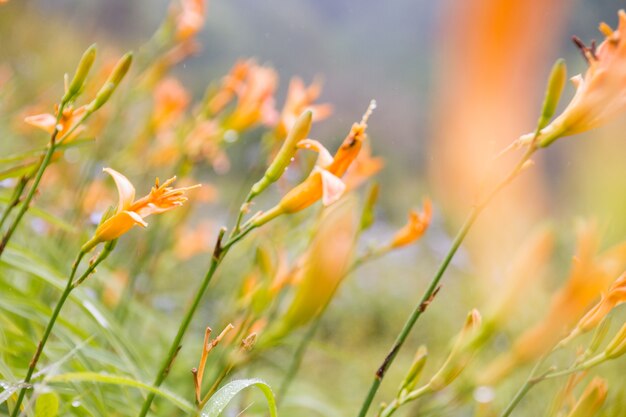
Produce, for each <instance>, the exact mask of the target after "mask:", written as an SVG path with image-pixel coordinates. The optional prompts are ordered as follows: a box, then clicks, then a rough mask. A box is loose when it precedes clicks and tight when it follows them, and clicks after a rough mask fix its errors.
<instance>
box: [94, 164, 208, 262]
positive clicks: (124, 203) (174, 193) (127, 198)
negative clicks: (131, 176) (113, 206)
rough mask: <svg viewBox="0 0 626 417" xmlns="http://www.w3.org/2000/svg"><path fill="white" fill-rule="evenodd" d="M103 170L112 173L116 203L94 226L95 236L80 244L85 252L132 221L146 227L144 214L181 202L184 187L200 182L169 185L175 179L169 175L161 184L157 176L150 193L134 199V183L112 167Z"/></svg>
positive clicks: (147, 214)
mask: <svg viewBox="0 0 626 417" xmlns="http://www.w3.org/2000/svg"><path fill="white" fill-rule="evenodd" d="M104 171H105V172H107V173H108V174H109V175H111V176H112V177H113V180H114V181H115V185H116V186H117V192H118V195H119V203H118V205H117V210H116V212H115V214H113V216H111V217H109V218H108V219H106V220H104V221H103V222H102V223H101V224H100V225H99V226H98V228H97V229H96V233H95V234H94V237H93V238H92V239H91V240H90V241H89V242H87V243H86V244H85V245H84V246H83V248H82V249H83V251H84V252H88V251H90V250H91V249H93V247H94V246H96V245H97V244H98V243H100V242H106V241H110V240H114V239H117V238H118V237H120V236H121V235H123V234H124V233H126V232H128V231H129V230H130V229H131V228H132V227H133V226H134V225H139V226H142V227H146V226H147V225H148V223H146V222H145V221H144V219H145V218H146V217H148V216H149V215H151V214H159V213H164V212H166V211H169V210H172V209H175V208H176V207H180V206H182V205H183V203H184V202H185V201H187V197H185V191H187V190H190V189H192V188H195V187H197V186H199V185H197V186H192V187H185V188H172V187H170V186H169V185H170V184H172V183H173V182H174V181H175V180H176V177H172V178H170V179H169V180H167V181H165V182H164V183H163V184H160V183H159V179H158V178H157V180H156V182H155V185H154V187H152V190H150V193H149V194H148V195H147V196H145V197H142V198H140V199H139V200H137V201H134V200H135V187H133V185H132V184H131V182H130V181H129V180H128V179H127V178H126V177H125V176H123V175H122V174H120V173H119V172H117V171H115V170H113V169H111V168H105V169H104Z"/></svg>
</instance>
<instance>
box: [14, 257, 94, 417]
mask: <svg viewBox="0 0 626 417" xmlns="http://www.w3.org/2000/svg"><path fill="white" fill-rule="evenodd" d="M83 256H85V253H84V252H82V251H81V252H80V253H79V254H78V256H77V257H76V260H75V261H74V265H73V266H72V272H71V273H70V276H69V278H68V280H67V284H66V285H65V289H64V290H63V293H62V294H61V298H59V301H57V305H56V306H55V307H54V310H53V311H52V315H51V316H50V320H49V321H48V325H47V326H46V329H45V330H44V332H43V336H41V340H40V341H39V343H38V344H37V349H36V350H35V354H34V355H33V358H32V359H31V361H30V363H29V365H28V371H27V372H26V377H25V378H24V381H23V382H24V384H29V383H30V380H31V378H32V376H33V373H34V372H35V367H36V366H37V362H39V358H40V357H41V353H42V352H43V348H44V347H45V345H46V342H47V341H48V337H49V336H50V333H51V332H52V328H53V327H54V324H55V323H56V320H57V318H58V317H59V313H60V312H61V308H63V304H65V301H66V300H67V297H68V296H69V295H70V293H71V292H72V290H73V289H74V286H73V280H74V276H75V275H76V270H77V269H78V265H79V264H80V261H81V260H82V259H83ZM25 395H26V387H23V388H22V389H21V390H20V393H19V394H18V397H17V402H16V403H15V408H14V409H13V413H12V414H11V417H17V416H18V415H19V412H20V406H21V404H22V401H23V400H24V396H25Z"/></svg>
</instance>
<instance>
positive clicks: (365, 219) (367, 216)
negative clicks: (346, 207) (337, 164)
mask: <svg viewBox="0 0 626 417" xmlns="http://www.w3.org/2000/svg"><path fill="white" fill-rule="evenodd" d="M379 191H380V186H379V185H378V183H376V184H373V185H372V186H371V188H370V189H369V192H368V193H367V199H366V200H365V205H364V206H363V213H362V214H361V230H367V229H369V228H370V227H371V226H372V224H374V207H375V206H376V202H377V201H378V193H379Z"/></svg>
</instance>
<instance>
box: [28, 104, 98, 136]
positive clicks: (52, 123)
mask: <svg viewBox="0 0 626 417" xmlns="http://www.w3.org/2000/svg"><path fill="white" fill-rule="evenodd" d="M58 107H59V106H58V105H57V106H55V113H57V112H58V111H59V108H58ZM86 111H87V110H86V107H85V106H81V107H78V108H76V109H74V108H73V107H72V106H68V107H66V108H65V109H63V115H62V116H61V118H60V119H59V123H58V125H57V117H56V116H55V115H52V114H50V113H42V114H37V115H34V116H28V117H26V118H25V119H24V121H25V122H26V123H28V124H29V125H32V126H35V127H38V128H40V129H43V130H45V131H46V132H48V133H50V134H52V133H53V132H54V129H55V127H56V128H58V129H59V133H57V141H58V140H59V139H61V138H63V136H64V135H65V134H66V133H67V132H69V130H70V129H71V128H72V127H73V126H74V125H75V124H76V122H78V120H80V118H81V117H83V116H84V115H85V112H86ZM82 129H83V127H82V126H81V127H78V128H76V129H75V130H74V131H73V132H72V134H71V136H70V137H71V138H72V139H73V138H75V137H76V136H77V135H78V134H79V133H80V132H81V131H82Z"/></svg>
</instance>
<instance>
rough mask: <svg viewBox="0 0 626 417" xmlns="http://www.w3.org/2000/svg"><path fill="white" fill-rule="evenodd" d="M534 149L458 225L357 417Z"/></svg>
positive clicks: (526, 153)
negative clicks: (466, 243)
mask: <svg viewBox="0 0 626 417" xmlns="http://www.w3.org/2000/svg"><path fill="white" fill-rule="evenodd" d="M536 149H537V148H536V146H535V145H534V143H533V144H531V145H530V146H529V147H528V149H527V150H526V152H525V153H524V155H523V156H522V158H521V159H520V160H519V162H518V163H517V165H515V167H514V168H513V170H512V171H511V172H510V173H509V175H508V176H507V177H506V178H504V180H502V181H501V182H500V183H498V184H497V185H496V186H495V187H494V188H493V190H492V191H491V192H490V193H489V194H487V195H486V197H484V198H483V199H482V200H481V201H480V203H478V204H476V205H475V206H474V207H473V208H472V210H471V211H470V213H469V215H468V216H467V218H466V220H465V222H464V223H463V226H461V229H460V230H459V232H458V233H457V235H456V237H455V238H454V241H453V242H452V247H451V248H450V250H449V251H448V253H447V254H446V256H445V258H444V259H443V261H442V262H441V265H440V266H439V268H438V269H437V272H436V273H435V276H434V277H433V278H432V280H431V281H430V284H429V285H428V287H427V288H426V291H425V292H424V294H423V295H422V298H421V299H420V301H419V303H417V304H416V305H415V307H414V309H413V311H412V312H411V314H410V315H409V317H408V318H407V320H406V322H405V323H404V326H403V327H402V330H400V333H399V334H398V336H397V337H396V340H395V341H394V343H393V345H392V347H391V349H390V350H389V352H388V353H387V355H386V356H385V359H384V360H383V362H382V363H381V365H380V366H379V367H378V369H377V371H376V373H375V376H374V380H373V381H372V384H371V385H370V389H369V391H368V392H367V395H366V396H365V400H364V401H363V404H362V406H361V409H360V411H359V414H358V416H359V417H365V416H366V415H367V412H368V410H369V408H370V406H371V405H372V401H373V400H374V397H375V396H376V393H377V392H378V389H379V387H380V384H381V383H382V380H383V378H384V377H385V373H386V372H387V369H388V368H389V366H390V365H391V364H392V363H393V361H394V360H395V358H396V356H397V355H398V352H399V351H400V349H401V348H402V346H403V345H404V342H405V341H406V338H407V337H408V336H409V333H411V330H412V329H413V326H414V325H415V323H416V322H417V320H418V319H419V318H420V316H421V315H422V313H424V311H426V308H427V307H428V305H429V304H430V303H431V302H432V300H433V298H434V297H435V296H436V295H437V291H438V290H439V282H440V281H441V278H442V277H443V274H444V273H445V272H446V270H447V269H448V266H449V265H450V262H451V261H452V258H454V255H455V254H456V252H457V250H458V249H459V247H460V246H461V243H463V240H465V236H467V233H468V232H469V230H470V229H471V227H472V225H473V224H474V222H475V221H476V219H477V218H478V216H479V215H480V213H481V212H482V211H483V209H484V208H485V207H486V206H487V205H488V204H489V203H490V202H491V200H492V199H493V198H494V197H495V196H496V195H497V194H498V193H499V192H500V191H501V190H502V189H503V188H504V187H506V186H507V185H508V184H509V183H510V182H511V181H512V180H513V179H515V177H517V175H518V174H519V173H520V172H521V171H522V170H523V169H524V167H525V166H526V162H527V161H528V160H529V159H530V157H531V156H532V155H533V153H534V152H535V151H536Z"/></svg>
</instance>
